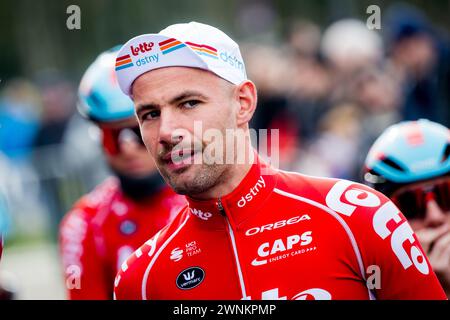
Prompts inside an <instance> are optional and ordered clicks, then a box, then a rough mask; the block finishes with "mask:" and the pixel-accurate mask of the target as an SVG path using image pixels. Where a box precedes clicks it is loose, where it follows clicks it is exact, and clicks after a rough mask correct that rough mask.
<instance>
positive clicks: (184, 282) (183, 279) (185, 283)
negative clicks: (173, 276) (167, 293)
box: [176, 267, 205, 290]
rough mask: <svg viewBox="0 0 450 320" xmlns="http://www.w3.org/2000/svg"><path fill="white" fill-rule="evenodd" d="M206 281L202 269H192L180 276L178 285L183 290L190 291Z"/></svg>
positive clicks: (186, 270) (177, 281)
mask: <svg viewBox="0 0 450 320" xmlns="http://www.w3.org/2000/svg"><path fill="white" fill-rule="evenodd" d="M204 279H205V271H204V270H203V269H202V268H200V267H190V268H187V269H185V270H183V271H181V272H180V274H178V277H177V280H176V284H177V287H178V288H179V289H181V290H189V289H193V288H195V287H197V286H199V285H200V284H201V283H202V282H203V280H204Z"/></svg>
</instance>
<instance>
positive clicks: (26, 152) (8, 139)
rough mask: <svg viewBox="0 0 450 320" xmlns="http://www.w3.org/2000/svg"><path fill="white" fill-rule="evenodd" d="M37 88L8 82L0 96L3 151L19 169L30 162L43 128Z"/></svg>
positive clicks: (15, 81)
mask: <svg viewBox="0 0 450 320" xmlns="http://www.w3.org/2000/svg"><path fill="white" fill-rule="evenodd" d="M39 109H40V99H39V93H38V91H37V88H36V87H35V86H34V85H33V84H32V83H30V82H28V81H26V80H23V79H13V80H11V81H8V82H7V84H6V86H5V87H4V88H3V90H2V92H1V93H0V129H1V130H0V151H1V152H2V153H3V154H4V155H5V156H6V157H7V159H9V160H10V161H11V163H14V164H15V165H19V166H20V165H23V164H25V165H26V163H27V161H28V160H29V156H30V154H31V150H32V146H33V141H34V139H35V136H36V134H37V131H38V127H39V113H40V110H39Z"/></svg>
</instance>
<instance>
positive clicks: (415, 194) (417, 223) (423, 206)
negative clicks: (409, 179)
mask: <svg viewBox="0 0 450 320" xmlns="http://www.w3.org/2000/svg"><path fill="white" fill-rule="evenodd" d="M391 197H392V199H393V200H394V202H395V203H396V204H397V205H398V206H399V208H400V209H401V210H402V212H403V213H404V214H405V216H406V217H407V218H408V222H409V223H410V225H411V227H412V228H413V229H414V231H416V232H417V231H420V230H424V229H436V228H441V227H443V226H444V225H447V226H448V227H450V178H449V177H442V178H436V179H433V180H430V181H426V182H420V183H414V184H410V185H407V186H404V187H402V188H400V189H399V190H397V191H396V192H394V193H393V195H392V196H391Z"/></svg>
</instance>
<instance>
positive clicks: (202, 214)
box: [189, 208, 212, 220]
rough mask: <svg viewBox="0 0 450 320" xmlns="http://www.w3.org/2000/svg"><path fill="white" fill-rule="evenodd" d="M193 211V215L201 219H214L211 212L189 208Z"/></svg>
mask: <svg viewBox="0 0 450 320" xmlns="http://www.w3.org/2000/svg"><path fill="white" fill-rule="evenodd" d="M189 209H190V210H191V213H192V214H193V215H195V216H197V217H199V218H200V219H202V220H208V219H209V218H211V217H212V213H211V212H203V211H202V210H199V209H195V208H189Z"/></svg>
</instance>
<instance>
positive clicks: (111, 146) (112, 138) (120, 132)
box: [100, 126, 145, 155]
mask: <svg viewBox="0 0 450 320" xmlns="http://www.w3.org/2000/svg"><path fill="white" fill-rule="evenodd" d="M100 129H101V131H102V143H103V147H104V149H105V151H106V152H107V153H108V154H110V155H117V154H119V153H120V144H121V143H123V142H124V141H130V140H133V141H135V142H137V143H138V144H139V145H141V146H145V145H144V141H143V140H142V136H141V131H140V129H139V126H135V127H123V128H109V127H103V126H101V127H100Z"/></svg>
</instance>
